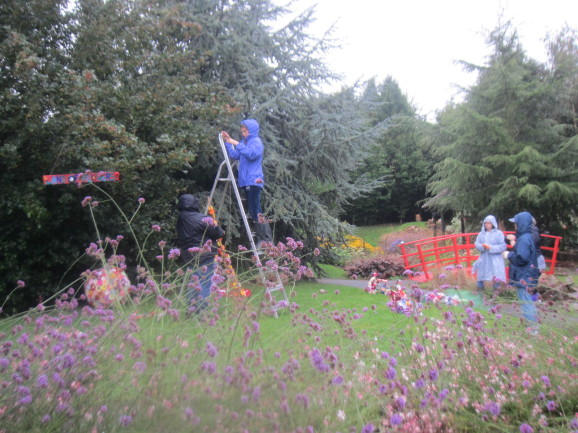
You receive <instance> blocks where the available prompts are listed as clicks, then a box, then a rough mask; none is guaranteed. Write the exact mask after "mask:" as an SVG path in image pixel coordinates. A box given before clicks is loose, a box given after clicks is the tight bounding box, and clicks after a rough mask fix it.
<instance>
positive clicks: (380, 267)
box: [344, 255, 405, 278]
mask: <svg viewBox="0 0 578 433" xmlns="http://www.w3.org/2000/svg"><path fill="white" fill-rule="evenodd" d="M344 269H345V272H346V273H347V275H348V276H352V275H357V276H358V277H363V278H369V277H370V276H371V274H372V273H373V272H378V273H379V274H380V276H381V278H391V277H396V276H399V275H402V274H403V272H404V271H405V268H404V267H403V265H402V264H401V258H391V257H388V256H384V255H380V256H373V257H360V258H357V259H354V260H352V261H351V262H349V263H348V264H347V265H345V268H344Z"/></svg>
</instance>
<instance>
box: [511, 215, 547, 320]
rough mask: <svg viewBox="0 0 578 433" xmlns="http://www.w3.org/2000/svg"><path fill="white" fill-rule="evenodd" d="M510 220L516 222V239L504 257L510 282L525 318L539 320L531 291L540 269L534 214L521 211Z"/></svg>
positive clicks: (535, 283) (536, 281)
mask: <svg viewBox="0 0 578 433" xmlns="http://www.w3.org/2000/svg"><path fill="white" fill-rule="evenodd" d="M509 221H511V222H513V223H515V224H516V239H515V241H514V243H513V248H512V251H510V252H507V251H505V252H504V253H503V254H504V258H507V259H508V260H509V262H510V272H509V279H510V284H511V285H512V286H514V287H515V288H516V290H517V291H518V299H519V300H520V304H521V305H522V314H523V315H524V318H525V319H526V320H528V321H530V322H537V321H538V317H537V313H536V306H535V305H534V302H532V295H531V292H532V291H533V290H534V288H535V287H536V285H537V283H538V278H539V277H540V271H539V269H538V255H537V253H536V245H535V243H534V240H533V239H532V215H531V214H530V213H529V212H520V213H519V214H517V215H516V216H514V218H511V219H510V220H509ZM532 330H535V328H532Z"/></svg>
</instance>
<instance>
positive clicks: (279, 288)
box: [267, 284, 285, 292]
mask: <svg viewBox="0 0 578 433" xmlns="http://www.w3.org/2000/svg"><path fill="white" fill-rule="evenodd" d="M267 290H268V291H269V292H278V291H279V290H283V291H285V287H283V284H277V285H276V286H273V287H269V288H268V289H267Z"/></svg>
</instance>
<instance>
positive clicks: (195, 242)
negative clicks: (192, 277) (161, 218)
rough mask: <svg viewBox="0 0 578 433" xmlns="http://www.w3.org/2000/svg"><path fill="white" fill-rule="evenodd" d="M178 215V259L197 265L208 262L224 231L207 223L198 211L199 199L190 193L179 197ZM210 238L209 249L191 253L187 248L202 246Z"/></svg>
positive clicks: (205, 218) (212, 256)
mask: <svg viewBox="0 0 578 433" xmlns="http://www.w3.org/2000/svg"><path fill="white" fill-rule="evenodd" d="M178 209H179V216H178V217H177V236H178V240H177V246H178V247H179V249H180V250H181V255H180V261H181V262H184V263H189V262H193V263H192V264H196V261H197V259H198V262H199V263H198V264H199V265H205V264H207V263H210V262H211V261H212V260H213V259H214V257H215V255H216V254H217V248H216V245H214V244H215V242H216V241H217V239H220V238H222V237H223V236H224V234H225V232H224V231H223V230H222V229H221V228H220V227H218V226H215V225H212V224H210V223H208V220H207V218H210V217H208V216H207V215H205V214H202V213H200V212H199V200H198V199H197V198H196V197H195V196H194V195H192V194H183V195H182V196H180V197H179V205H178ZM208 240H211V241H212V242H213V245H212V247H211V250H210V251H205V252H203V253H201V252H199V253H191V252H190V251H189V248H195V247H196V248H201V249H202V248H203V246H204V245H205V243H206V242H207V241H208Z"/></svg>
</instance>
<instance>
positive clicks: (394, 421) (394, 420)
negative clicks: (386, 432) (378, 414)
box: [389, 413, 403, 425]
mask: <svg viewBox="0 0 578 433" xmlns="http://www.w3.org/2000/svg"><path fill="white" fill-rule="evenodd" d="M389 422H390V424H391V425H400V424H401V423H402V422H403V418H402V416H401V415H400V414H398V413H394V414H393V415H392V416H391V418H390V419H389Z"/></svg>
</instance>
